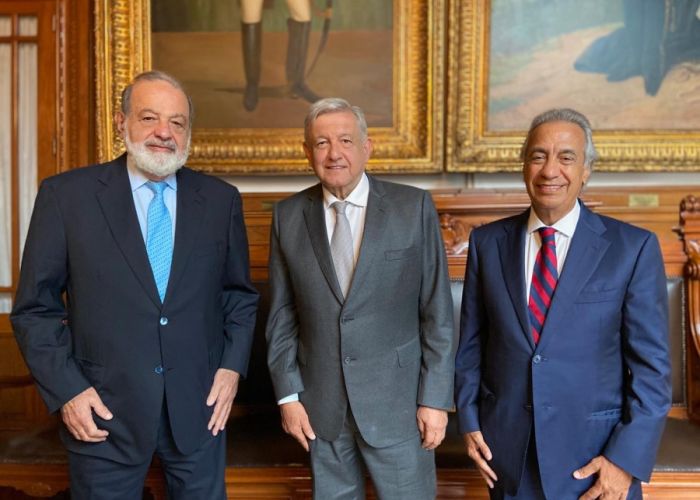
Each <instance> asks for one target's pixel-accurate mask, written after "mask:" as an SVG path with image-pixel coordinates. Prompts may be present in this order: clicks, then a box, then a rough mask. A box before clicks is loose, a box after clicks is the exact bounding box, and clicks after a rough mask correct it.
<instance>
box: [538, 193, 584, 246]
mask: <svg viewBox="0 0 700 500" xmlns="http://www.w3.org/2000/svg"><path fill="white" fill-rule="evenodd" d="M579 203H581V202H580V201H578V200H576V203H574V208H572V209H571V210H570V211H569V213H568V214H566V215H565V216H564V217H562V218H561V219H559V220H558V221H556V222H555V223H554V224H552V225H551V226H550V227H553V228H554V229H556V230H557V231H558V232H560V233H561V234H563V235H564V236H566V237H568V238H571V237H572V236H573V235H574V231H575V230H576V224H578V219H579V216H580V215H581V206H580V205H579ZM541 227H547V224H545V223H544V222H542V221H541V220H540V218H539V217H537V214H536V213H535V211H534V210H533V209H532V208H531V209H530V217H529V218H528V220H527V233H528V234H531V233H533V232H534V231H537V230H538V229H539V228H541Z"/></svg>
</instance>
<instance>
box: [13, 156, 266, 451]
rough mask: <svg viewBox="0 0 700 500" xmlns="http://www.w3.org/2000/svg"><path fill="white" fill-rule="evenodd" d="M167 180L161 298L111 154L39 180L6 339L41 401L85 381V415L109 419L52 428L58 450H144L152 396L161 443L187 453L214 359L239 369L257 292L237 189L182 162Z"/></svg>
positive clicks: (122, 165) (196, 438)
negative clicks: (97, 435)
mask: <svg viewBox="0 0 700 500" xmlns="http://www.w3.org/2000/svg"><path fill="white" fill-rule="evenodd" d="M177 191H178V192H177V224H176V228H175V240H174V248H173V261H172V268H171V273H170V279H169V282H168V289H167V293H166V296H165V299H164V303H161V301H160V298H159V296H158V291H157V288H156V284H155V280H154V278H153V273H152V272H151V268H150V264H149V262H148V256H147V253H146V246H145V243H144V241H143V236H142V234H141V230H140V227H139V223H138V219H137V216H136V210H135V208H134V202H133V196H132V193H131V186H130V184H129V178H128V174H127V169H126V156H125V155H124V156H121V157H120V158H118V159H116V160H114V161H112V162H109V163H105V164H101V165H95V166H92V167H86V168H80V169H77V170H72V171H70V172H66V173H64V174H60V175H57V176H55V177H52V178H49V179H46V180H45V181H44V182H43V183H42V185H41V187H40V189H39V193H38V195H37V199H36V203H35V206H34V213H33V215H32V220H31V224H30V228H29V234H28V236H27V242H26V246H25V250H24V256H23V261H22V271H21V275H20V282H19V289H18V291H17V297H16V301H15V305H14V308H13V312H12V315H11V320H12V324H13V327H14V330H15V335H16V337H17V341H18V343H19V346H20V349H21V351H22V353H23V355H24V358H25V360H26V362H27V365H28V366H29V368H30V370H31V373H32V375H33V376H34V378H35V379H36V382H37V385H38V388H39V392H40V394H41V396H42V397H43V399H44V401H45V402H46V404H47V406H48V408H49V410H50V411H52V412H53V411H56V410H58V409H60V408H61V406H62V405H63V404H65V403H66V402H67V401H69V400H70V399H72V398H73V397H74V396H75V395H77V394H78V393H80V392H82V391H83V390H84V389H86V388H88V387H90V386H93V387H95V389H96V390H97V392H98V393H99V395H100V397H101V398H102V400H103V402H104V403H105V404H106V405H107V407H108V408H109V409H110V410H111V411H112V413H113V414H114V418H113V419H112V420H110V421H104V420H102V419H100V418H98V417H95V419H96V423H97V426H98V427H99V428H102V429H106V430H107V431H109V437H108V438H107V440H106V441H105V442H102V443H97V444H91V443H85V442H81V441H77V440H75V439H74V438H73V437H72V436H71V435H70V434H68V433H67V432H63V433H62V437H63V440H64V442H65V444H66V446H67V447H68V448H69V449H70V450H72V451H75V452H78V453H83V454H89V455H95V456H101V457H104V458H108V459H111V460H115V461H118V462H122V463H142V462H144V461H146V460H150V458H151V454H152V453H153V450H154V448H155V442H156V438H157V429H158V424H159V421H160V416H161V411H162V407H163V397H164V396H165V397H166V401H167V406H168V414H169V417H170V424H171V427H172V431H173V435H174V439H175V443H176V445H177V447H178V449H179V450H180V451H181V452H183V453H189V452H191V451H193V450H195V449H196V448H197V447H198V446H199V445H200V444H201V443H202V442H204V440H205V439H207V438H208V437H209V436H210V435H211V433H209V432H208V431H207V422H208V420H209V418H210V416H211V412H212V408H210V407H207V406H206V398H207V394H208V392H209V389H210V388H211V384H212V381H213V376H214V373H215V372H216V370H217V369H218V368H229V369H232V370H235V371H237V372H239V373H241V374H245V373H246V370H247V366H248V358H249V355H250V348H251V343H252V339H253V329H254V324H255V311H256V305H257V301H258V294H257V292H256V291H255V289H254V288H253V287H252V285H251V283H250V278H249V266H248V244H247V238H246V233H245V227H244V223H243V213H242V209H241V199H240V195H239V194H238V191H237V190H236V189H235V188H234V187H232V186H230V185H228V184H226V183H225V182H223V181H221V180H219V179H216V178H213V177H209V176H205V175H202V174H199V173H197V172H193V171H192V170H189V169H187V168H182V169H180V170H179V171H178V173H177ZM64 293H65V298H66V301H65V302H64V300H63V294H64ZM159 366H162V367H163V370H164V371H163V372H162V374H159V373H157V372H156V368H157V367H159Z"/></svg>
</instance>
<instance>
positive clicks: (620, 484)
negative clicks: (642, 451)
mask: <svg viewBox="0 0 700 500" xmlns="http://www.w3.org/2000/svg"><path fill="white" fill-rule="evenodd" d="M592 474H598V480H597V481H596V482H595V484H594V485H593V486H591V488H590V489H589V490H588V491H587V492H585V493H584V494H583V495H581V496H580V497H579V500H594V499H596V498H600V499H601V500H625V498H627V490H629V488H630V485H631V484H632V476H631V475H630V474H628V473H627V472H625V471H624V470H622V469H621V468H619V467H618V466H617V465H615V464H614V463H612V462H611V461H610V460H608V459H607V458H605V457H604V456H602V455H599V456H597V457H595V458H594V459H593V460H591V461H590V462H588V463H587V464H586V465H585V466H583V467H581V468H580V469H579V470H577V471H574V477H575V478H576V479H586V478H587V477H590V476H591V475H592Z"/></svg>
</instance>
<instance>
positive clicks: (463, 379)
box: [455, 231, 487, 434]
mask: <svg viewBox="0 0 700 500" xmlns="http://www.w3.org/2000/svg"><path fill="white" fill-rule="evenodd" d="M480 279H481V278H480V274H479V256H478V251H477V242H476V231H472V232H471V235H470V236H469V255H468V258H467V269H466V273H465V277H464V290H463V292H462V310H461V319H460V327H459V330H460V337H459V346H458V347H457V356H456V360H455V401H456V404H457V416H458V419H459V432H460V433H462V434H463V433H466V432H474V431H478V430H480V426H479V387H480V385H481V346H482V336H483V335H484V334H485V330H486V328H487V320H486V311H485V309H484V305H483V299H482V296H481V290H480V288H481V285H480Z"/></svg>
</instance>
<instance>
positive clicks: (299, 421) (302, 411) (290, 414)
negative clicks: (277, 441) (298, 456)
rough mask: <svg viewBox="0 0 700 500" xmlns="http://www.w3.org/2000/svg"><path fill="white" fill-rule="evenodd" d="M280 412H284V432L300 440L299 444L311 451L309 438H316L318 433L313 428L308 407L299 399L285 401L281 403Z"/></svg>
mask: <svg viewBox="0 0 700 500" xmlns="http://www.w3.org/2000/svg"><path fill="white" fill-rule="evenodd" d="M280 413H281V414H282V428H283V429H284V432H286V433H287V434H289V435H290V436H292V437H293V438H294V439H296V440H297V441H299V444H300V445H301V446H303V447H304V449H305V450H306V451H309V442H308V439H311V440H314V439H316V434H314V430H313V429H312V428H311V423H310V422H309V415H308V414H307V413H306V408H304V405H303V404H301V403H300V402H299V401H292V402H291V403H284V404H283V405H280Z"/></svg>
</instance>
